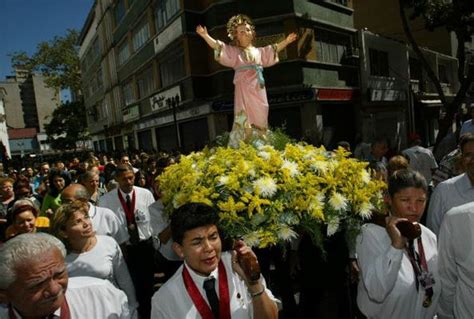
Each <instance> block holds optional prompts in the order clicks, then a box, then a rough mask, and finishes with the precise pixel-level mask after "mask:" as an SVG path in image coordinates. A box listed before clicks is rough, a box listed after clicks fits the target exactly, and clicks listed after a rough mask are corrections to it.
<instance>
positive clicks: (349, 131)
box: [80, 0, 360, 151]
mask: <svg viewBox="0 0 474 319" xmlns="http://www.w3.org/2000/svg"><path fill="white" fill-rule="evenodd" d="M238 13H244V14H247V15H249V16H250V17H252V18H253V20H254V23H255V25H256V31H257V41H256V42H257V43H256V44H257V46H263V45H266V44H270V43H274V42H278V41H280V40H282V39H284V37H285V36H286V35H287V34H289V33H290V32H297V33H298V35H299V39H298V41H297V42H296V43H294V44H292V45H291V46H289V47H287V49H286V50H284V51H282V52H280V63H279V64H277V65H276V66H273V67H271V68H267V69H265V71H264V76H265V81H266V87H267V93H268V99H269V104H270V115H269V123H270V125H271V126H273V127H279V126H284V127H285V128H286V130H287V132H288V133H289V134H290V135H291V136H294V137H296V138H304V139H306V140H308V141H310V142H313V143H323V142H324V143H325V144H326V145H334V143H335V142H336V141H337V140H340V139H346V140H350V141H353V139H354V137H355V135H356V132H357V130H358V126H359V125H360V123H359V122H358V118H359V116H358V114H359V110H358V105H359V104H360V103H359V96H360V90H359V71H358V70H359V62H358V43H357V41H358V40H357V34H356V30H355V29H354V27H353V17H352V16H353V9H352V8H351V3H350V2H347V1H345V0H339V1H317V0H313V1H307V0H294V1H291V0H281V1H270V0H260V1H229V0H221V1H206V0H200V1H197V0H195V1H187V0H164V1H157V0H115V1H113V0H97V1H95V3H94V5H93V8H92V9H91V11H90V14H89V16H88V18H87V21H86V23H85V24H84V27H83V29H82V34H81V38H80V46H81V49H80V58H81V68H82V74H83V92H84V97H85V104H86V109H87V114H88V126H89V130H90V132H91V134H92V136H93V140H94V146H95V148H96V149H97V150H101V151H105V150H107V151H111V150H121V149H124V148H136V149H144V150H151V149H158V150H167V151H169V150H174V149H181V150H183V151H191V150H193V149H198V148H200V147H202V146H203V145H205V144H207V143H208V142H209V141H211V140H213V139H214V138H215V137H216V136H217V135H220V134H222V133H223V132H225V131H229V130H230V128H231V124H232V120H233V114H232V110H233V89H234V88H233V84H232V78H233V73H234V71H233V70H231V69H228V68H224V67H222V66H220V65H219V64H218V63H217V62H215V61H214V58H213V52H211V49H209V48H208V46H207V44H206V43H205V42H204V41H203V40H202V39H201V38H200V37H199V36H198V35H197V34H196V33H195V28H196V25H198V24H203V25H206V26H207V29H208V30H209V32H210V34H211V35H212V36H213V37H214V38H216V39H221V40H223V41H228V39H227V36H226V30H225V24H226V22H227V20H228V19H229V18H230V17H231V16H233V15H235V14H238Z"/></svg>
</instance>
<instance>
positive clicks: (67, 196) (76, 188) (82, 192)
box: [61, 184, 90, 204]
mask: <svg viewBox="0 0 474 319" xmlns="http://www.w3.org/2000/svg"><path fill="white" fill-rule="evenodd" d="M89 197H90V195H89V193H88V192H87V189H86V188H85V187H84V186H83V185H81V184H71V185H69V186H68V187H66V188H64V189H63V191H62V192H61V202H62V203H63V204H66V203H70V202H72V201H75V200H81V201H86V202H87V201H88V200H89Z"/></svg>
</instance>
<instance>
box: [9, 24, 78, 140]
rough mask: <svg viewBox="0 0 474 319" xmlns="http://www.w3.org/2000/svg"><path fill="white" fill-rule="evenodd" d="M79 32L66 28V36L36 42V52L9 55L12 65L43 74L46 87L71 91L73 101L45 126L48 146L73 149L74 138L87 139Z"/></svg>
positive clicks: (61, 107)
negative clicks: (78, 44)
mask: <svg viewBox="0 0 474 319" xmlns="http://www.w3.org/2000/svg"><path fill="white" fill-rule="evenodd" d="M78 38H79V34H78V32H77V31H75V30H71V29H69V30H67V33H66V35H65V36H56V37H54V38H53V39H52V40H50V41H47V42H41V43H39V44H38V46H37V49H36V52H35V53H34V54H33V55H31V56H28V54H26V52H15V53H13V54H10V57H11V62H12V65H13V66H15V65H22V66H23V67H24V68H26V69H27V70H29V71H30V72H39V73H41V74H42V75H43V76H44V77H45V83H46V85H47V86H48V87H51V88H54V89H58V90H70V92H71V94H72V96H73V100H74V102H66V103H62V104H61V105H60V106H59V107H58V108H57V109H56V110H55V111H54V112H53V114H52V119H51V122H50V123H49V124H48V125H45V129H46V133H47V134H48V139H49V142H50V143H51V147H52V148H54V149H75V148H76V141H83V140H84V139H85V138H87V131H86V130H87V119H86V115H85V114H86V112H85V107H84V103H83V99H82V94H81V73H80V63H79V54H78V52H79V48H78V46H77V42H78Z"/></svg>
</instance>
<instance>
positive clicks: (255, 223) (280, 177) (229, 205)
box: [159, 143, 385, 248]
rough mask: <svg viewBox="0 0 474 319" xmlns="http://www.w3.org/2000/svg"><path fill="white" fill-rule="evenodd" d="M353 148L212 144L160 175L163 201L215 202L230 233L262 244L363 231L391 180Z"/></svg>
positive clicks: (170, 205) (173, 204)
mask: <svg viewBox="0 0 474 319" xmlns="http://www.w3.org/2000/svg"><path fill="white" fill-rule="evenodd" d="M348 155H349V153H347V152H346V151H344V150H343V149H342V148H339V149H338V150H337V151H335V152H329V151H327V150H326V149H325V148H324V147H319V148H317V147H314V146H311V145H307V144H305V143H291V144H290V143H289V144H287V145H286V147H285V148H284V149H283V150H277V149H275V148H274V147H273V146H271V145H259V146H255V145H251V144H246V143H241V145H240V148H238V149H234V148H227V147H214V148H205V149H204V150H203V151H201V152H197V153H191V154H190V155H188V156H183V157H182V158H181V160H180V161H179V163H177V164H174V165H172V166H170V167H168V168H167V169H166V170H165V172H164V173H163V174H162V175H161V176H160V177H159V182H160V187H161V189H162V201H163V204H164V205H165V211H166V212H167V213H168V214H172V213H173V211H174V210H175V209H176V208H178V207H179V206H181V205H183V204H185V203H190V202H199V203H205V204H208V205H212V206H214V207H216V208H217V209H218V210H219V219H220V227H221V229H222V230H223V231H224V233H225V234H226V235H227V236H230V237H233V238H237V237H243V238H244V240H245V241H246V242H247V244H249V245H252V246H258V247H260V248H263V247H266V246H269V245H273V244H276V243H278V242H281V241H286V240H290V239H291V238H294V237H296V236H297V234H298V233H299V232H300V231H306V232H308V233H310V234H311V235H312V237H313V239H317V238H321V232H322V230H323V229H324V230H325V232H326V233H325V234H324V235H327V236H331V235H332V234H334V233H335V232H337V231H339V230H341V229H342V228H344V229H346V230H355V231H356V232H357V230H358V229H359V228H360V225H361V224H362V221H363V220H364V219H368V218H370V217H371V213H372V211H373V210H374V209H377V208H380V207H381V204H382V190H383V188H384V187H385V185H384V183H382V182H380V181H378V180H372V179H371V178H370V174H369V173H368V172H367V170H366V166H367V163H365V162H360V161H358V160H356V159H353V158H349V157H348ZM352 237H354V236H352ZM315 242H316V243H317V242H318V241H317V240H315Z"/></svg>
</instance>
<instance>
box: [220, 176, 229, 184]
mask: <svg viewBox="0 0 474 319" xmlns="http://www.w3.org/2000/svg"><path fill="white" fill-rule="evenodd" d="M228 183H229V176H220V177H219V179H218V180H217V186H223V185H227V184H228Z"/></svg>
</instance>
